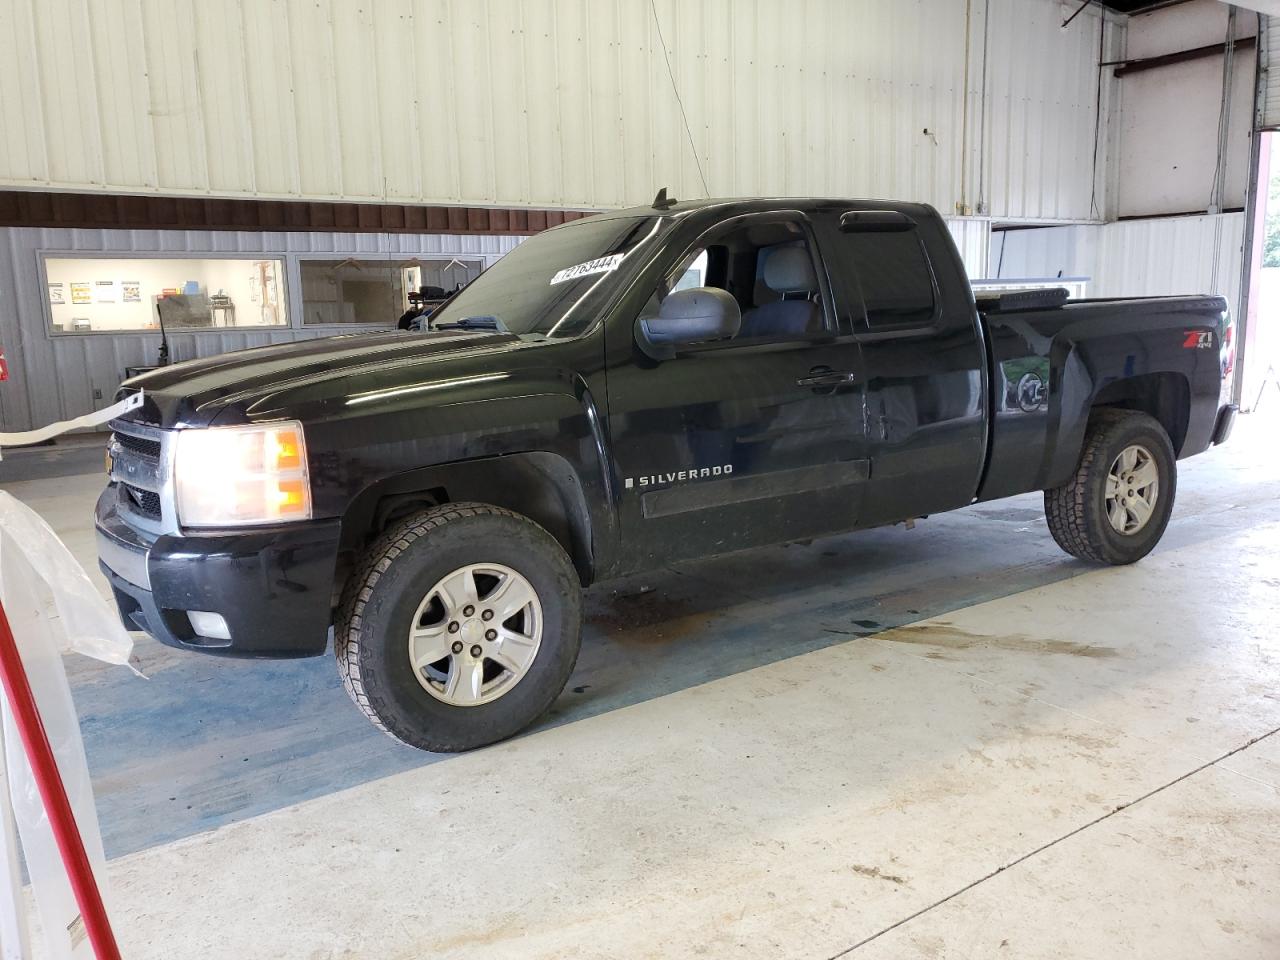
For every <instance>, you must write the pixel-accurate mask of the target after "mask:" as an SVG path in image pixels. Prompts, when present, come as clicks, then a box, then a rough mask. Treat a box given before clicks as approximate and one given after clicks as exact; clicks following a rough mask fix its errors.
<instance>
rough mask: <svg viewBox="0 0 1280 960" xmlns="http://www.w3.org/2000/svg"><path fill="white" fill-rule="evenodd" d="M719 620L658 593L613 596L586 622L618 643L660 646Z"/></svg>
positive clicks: (709, 612)
mask: <svg viewBox="0 0 1280 960" xmlns="http://www.w3.org/2000/svg"><path fill="white" fill-rule="evenodd" d="M718 616H719V611H716V610H698V609H696V607H695V605H694V603H693V602H692V601H690V600H687V599H684V598H681V597H672V596H668V595H665V594H664V593H662V592H661V591H658V590H645V591H642V592H640V593H624V594H615V595H613V596H611V597H608V598H606V599H604V602H603V603H600V604H597V605H595V606H594V609H592V610H590V611H589V612H588V615H587V621H588V623H590V624H591V626H593V627H595V628H596V630H598V631H600V632H601V633H603V634H605V635H606V636H608V637H609V638H610V639H613V640H616V641H618V642H620V643H630V644H645V645H647V644H664V643H671V642H672V641H674V640H679V639H681V638H682V637H687V636H690V635H691V634H697V633H701V632H702V631H704V630H705V628H706V627H707V625H708V624H709V623H710V622H711V621H713V620H715V619H716V618H717V617H718Z"/></svg>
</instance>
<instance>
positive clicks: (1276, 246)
mask: <svg viewBox="0 0 1280 960" xmlns="http://www.w3.org/2000/svg"><path fill="white" fill-rule="evenodd" d="M1277 136H1280V131H1276V130H1264V131H1262V132H1261V133H1260V134H1259V141H1258V191H1257V199H1256V201H1255V205H1254V208H1253V210H1252V212H1251V215H1252V217H1253V250H1252V251H1251V253H1252V258H1253V259H1252V264H1251V269H1250V271H1249V296H1248V300H1247V303H1248V306H1247V307H1246V317H1245V323H1244V326H1243V338H1242V339H1243V342H1242V343H1240V344H1237V350H1236V353H1237V356H1238V357H1239V360H1240V362H1239V363H1238V364H1237V369H1236V376H1237V377H1239V378H1240V390H1239V392H1238V393H1237V396H1239V398H1240V407H1241V409H1242V410H1245V411H1250V410H1254V409H1256V408H1258V407H1259V406H1260V405H1262V404H1269V405H1270V406H1272V407H1276V408H1280V140H1277ZM1239 331H1240V325H1239V324H1237V332H1239Z"/></svg>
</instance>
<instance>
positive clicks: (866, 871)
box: [853, 863, 907, 887]
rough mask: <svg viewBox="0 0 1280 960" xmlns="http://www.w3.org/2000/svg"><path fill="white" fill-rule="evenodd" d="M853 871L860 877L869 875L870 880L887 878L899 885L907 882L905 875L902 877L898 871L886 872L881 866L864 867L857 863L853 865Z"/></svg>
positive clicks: (904, 884)
mask: <svg viewBox="0 0 1280 960" xmlns="http://www.w3.org/2000/svg"><path fill="white" fill-rule="evenodd" d="M853 872H854V873H856V874H857V875H858V876H860V877H867V878H868V879H870V880H887V881H889V883H893V884H896V885H898V886H899V887H903V886H906V883H907V881H906V879H905V878H904V877H900V876H898V875H897V874H896V873H884V872H882V871H881V870H880V868H879V867H864V866H863V865H862V864H860V863H855V864H854V865H853Z"/></svg>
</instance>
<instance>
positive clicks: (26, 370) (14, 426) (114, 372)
mask: <svg viewBox="0 0 1280 960" xmlns="http://www.w3.org/2000/svg"><path fill="white" fill-rule="evenodd" d="M521 239H523V238H522V237H499V236H478V235H439V234H431V235H422V234H377V233H239V232H235V231H197V230H185V231H184V230H55V229H39V228H34V227H24V228H0V343H2V344H3V345H4V349H5V356H6V359H7V360H8V362H9V368H10V378H9V380H8V381H7V382H5V383H0V431H12V430H28V429H31V428H32V427H35V426H42V425H44V424H46V423H52V422H53V421H55V420H63V419H66V418H69V417H75V416H79V415H81V414H84V413H88V412H89V411H91V410H93V409H95V408H97V407H102V406H105V405H107V404H108V403H110V402H111V396H112V394H113V393H114V392H115V389H116V387H117V386H118V384H119V382H120V378H121V376H122V375H123V372H124V368H125V367H126V366H140V365H143V364H146V363H152V362H154V361H155V357H156V353H157V351H158V350H159V348H160V335H159V334H158V333H138V334H85V335H79V336H77V335H55V334H53V333H51V332H50V331H49V326H48V319H47V316H46V312H45V311H46V307H45V297H46V292H45V291H44V290H43V289H42V288H41V279H40V277H41V275H40V270H39V257H40V253H41V252H42V251H57V252H72V251H75V252H82V253H136V254H140V255H147V254H160V255H164V254H171V255H190V256H203V255H210V254H213V255H216V254H219V253H261V254H263V255H265V256H271V257H279V258H280V259H282V260H284V261H285V272H286V276H287V278H288V283H287V302H288V309H289V319H290V322H291V323H292V324H295V325H296V324H298V323H299V321H300V318H301V310H302V303H301V296H300V292H299V291H300V289H301V288H300V285H299V283H298V270H297V258H298V255H300V254H328V255H334V256H340V257H346V256H361V255H364V256H371V257H385V256H393V257H394V256H405V257H411V256H444V257H452V256H458V257H465V258H470V259H482V260H484V261H485V262H486V263H493V262H495V261H497V260H498V258H500V257H501V256H502V255H503V254H504V253H506V252H508V251H509V250H512V249H514V247H515V246H516V244H518V243H519V242H520V240H521ZM395 319H396V318H394V317H388V318H387V323H386V327H387V328H388V329H389V328H390V327H391V325H392V322H393V321H394V320H395ZM365 329H368V328H367V327H352V328H351V329H350V330H341V329H335V328H333V327H310V328H306V327H300V326H291V327H280V328H259V329H252V330H250V329H239V330H236V329H230V330H220V331H217V332H208V333H203V332H202V333H185V332H173V333H170V334H169V335H168V339H169V347H170V351H171V356H172V358H173V359H174V360H175V361H177V360H190V359H193V358H195V357H206V356H212V355H215V354H219V353H226V352H227V351H228V350H240V349H243V348H245V347H253V346H262V345H265V344H271V343H287V342H290V341H293V340H304V339H310V338H312V337H322V336H328V335H331V334H333V333H339V332H358V331H360V330H365ZM95 390H96V391H100V392H101V393H102V398H101V399H96V398H95V397H94V395H93V394H94V391H95Z"/></svg>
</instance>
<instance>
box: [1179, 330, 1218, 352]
mask: <svg viewBox="0 0 1280 960" xmlns="http://www.w3.org/2000/svg"><path fill="white" fill-rule="evenodd" d="M1182 349H1183V350H1212V349H1213V333H1212V332H1211V331H1209V330H1188V331H1187V333H1186V336H1185V337H1183V340H1182Z"/></svg>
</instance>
